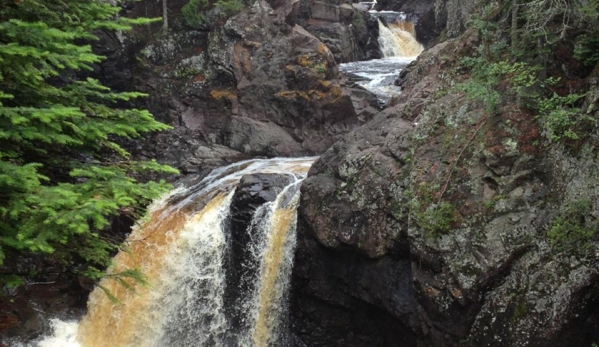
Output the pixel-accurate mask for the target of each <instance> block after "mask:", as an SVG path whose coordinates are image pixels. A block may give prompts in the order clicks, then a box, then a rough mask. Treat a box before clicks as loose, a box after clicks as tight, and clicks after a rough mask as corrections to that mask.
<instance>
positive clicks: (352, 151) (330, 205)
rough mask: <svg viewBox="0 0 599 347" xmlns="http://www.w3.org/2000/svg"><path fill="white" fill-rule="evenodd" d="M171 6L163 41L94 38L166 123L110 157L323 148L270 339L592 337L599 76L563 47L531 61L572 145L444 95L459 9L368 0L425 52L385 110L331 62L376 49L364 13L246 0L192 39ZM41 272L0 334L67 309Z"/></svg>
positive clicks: (102, 72)
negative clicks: (577, 123) (404, 26)
mask: <svg viewBox="0 0 599 347" xmlns="http://www.w3.org/2000/svg"><path fill="white" fill-rule="evenodd" d="M185 3H186V1H180V0H172V1H169V2H168V4H169V10H170V17H171V20H170V23H171V27H170V29H169V31H167V32H161V31H160V28H159V26H158V25H154V26H147V27H143V28H137V29H136V30H135V31H133V32H132V33H130V34H127V35H126V36H122V35H119V34H118V33H112V32H103V33H102V35H101V40H100V41H98V42H96V43H94V46H95V48H96V50H97V51H99V52H100V53H101V54H103V55H106V56H107V57H108V59H107V60H106V61H105V62H103V63H102V64H100V65H98V66H97V68H96V71H94V72H93V74H95V75H97V76H100V77H101V79H102V80H104V81H105V83H106V84H107V85H109V86H111V87H112V88H116V89H135V90H138V91H142V92H145V93H148V94H149V97H148V98H147V99H146V100H145V101H143V104H142V105H140V106H143V107H147V108H148V109H149V110H150V111H151V112H152V113H153V114H154V115H155V116H156V117H157V118H158V119H159V120H161V121H163V122H165V123H167V124H169V125H171V126H172V127H173V129H172V130H170V131H167V132H162V133H156V134H154V135H152V136H151V137H149V138H147V139H145V140H144V141H132V142H129V143H127V144H126V146H128V147H129V148H130V149H131V152H132V153H133V155H135V156H137V157H140V158H156V159H157V160H158V161H160V162H162V163H167V164H169V165H172V166H174V167H176V168H178V169H179V170H180V171H181V173H182V174H183V175H184V176H185V177H184V178H181V177H171V179H173V180H180V181H182V182H184V181H186V180H198V179H199V178H198V177H203V176H205V175H206V174H207V173H208V172H209V170H211V169H213V168H216V167H219V166H223V165H225V164H229V163H233V162H237V161H239V160H242V159H248V158H255V157H299V156H307V155H320V157H319V158H318V159H317V160H316V162H315V163H314V164H313V166H312V168H311V169H310V171H309V174H308V177H307V179H306V180H305V181H304V183H303V185H302V190H301V193H302V194H301V200H300V203H299V209H298V211H299V212H298V213H299V215H298V221H297V248H296V251H295V263H294V265H293V270H292V275H291V283H290V286H291V287H290V292H289V305H290V306H289V307H290V309H289V318H288V322H287V323H288V329H289V336H290V337H289V339H288V340H286V342H285V345H289V346H298V347H300V346H328V347H329V346H330V347H334V346H420V347H423V346H439V347H441V346H564V347H565V346H585V347H591V346H592V344H593V343H599V239H598V237H599V236H598V233H597V230H598V229H599V223H598V222H597V220H598V218H599V181H598V179H597V177H599V172H597V171H598V170H599V169H598V168H599V165H598V164H599V158H598V155H597V136H598V133H597V129H598V128H597V119H598V118H599V65H597V64H596V63H595V65H593V66H590V67H584V66H581V65H580V64H578V63H576V62H575V59H574V58H573V56H572V55H573V54H572V53H571V51H569V50H568V49H567V47H562V49H560V50H556V51H555V52H553V53H552V54H550V58H548V59H547V61H546V62H544V63H545V64H546V65H547V66H550V69H553V70H558V72H557V73H556V74H557V75H559V76H560V78H562V80H563V84H564V85H567V87H568V88H570V89H571V90H576V91H581V94H584V96H583V97H581V98H580V100H579V101H578V107H579V113H580V117H581V118H583V117H584V118H585V119H587V120H588V122H586V123H584V125H583V126H581V127H582V128H584V130H585V135H584V136H580V138H579V139H577V140H576V141H574V140H573V139H570V140H566V141H553V140H551V134H550V133H548V130H547V126H546V124H545V123H544V122H545V121H543V120H542V119H540V118H539V117H537V116H535V115H534V114H533V111H532V110H531V109H530V108H528V107H526V106H525V105H524V104H523V103H522V102H520V101H519V100H517V98H516V97H508V98H506V99H505V100H503V101H502V102H498V103H497V106H496V109H493V110H490V109H489V107H488V105H487V104H485V102H481V101H480V100H477V99H475V98H472V97H471V96H470V95H469V94H468V93H467V91H465V89H459V88H458V87H456V86H459V85H462V84H466V83H467V81H468V80H469V79H470V78H471V76H470V72H469V71H468V70H467V69H466V68H464V67H463V66H462V63H461V58H462V57H465V56H466V57H467V56H474V55H475V52H477V49H478V48H479V47H483V46H484V43H485V40H489V39H488V38H485V37H484V36H483V35H482V34H481V33H480V32H477V31H476V30H474V29H472V28H471V27H470V26H469V24H468V23H469V20H470V19H471V16H472V15H473V14H475V13H478V12H481V11H482V6H481V5H480V3H477V2H476V1H474V0H471V1H461V2H458V1H452V0H436V1H432V0H431V1H393V0H387V1H380V2H379V3H378V4H377V5H376V6H377V7H376V8H377V9H379V10H394V11H403V12H408V13H411V14H413V16H414V17H413V18H414V22H415V27H416V33H417V38H418V40H419V41H420V42H421V43H423V44H425V45H426V47H427V49H426V50H425V51H424V52H423V53H422V54H421V55H420V56H419V57H418V59H417V60H416V61H415V62H413V63H412V64H410V65H409V66H408V67H407V68H406V69H404V70H403V71H402V72H401V74H400V76H397V77H398V80H397V81H396V84H398V85H400V86H401V88H402V90H403V91H402V94H401V95H400V96H399V97H397V98H394V99H392V100H391V102H389V103H388V104H387V105H386V106H385V107H384V108H383V107H381V104H380V103H379V102H378V100H377V97H376V96H375V95H373V94H372V93H370V92H369V91H367V90H365V89H364V88H362V87H360V86H359V85H357V84H355V83H354V82H352V81H351V79H348V78H347V77H346V76H343V75H341V74H340V73H339V70H338V64H339V63H345V62H349V61H356V60H367V59H374V58H380V57H381V55H382V53H381V50H380V47H379V46H378V43H377V35H378V22H377V21H376V19H375V18H373V17H372V16H370V15H369V14H368V12H367V11H364V9H361V8H359V7H358V6H354V4H352V3H342V2H340V1H336V0H322V1H316V0H313V1H309V0H300V1H287V0H270V1H266V0H256V1H254V2H252V3H248V4H246V5H247V6H246V7H245V8H244V9H243V10H241V11H240V12H239V13H238V14H235V15H234V16H232V17H230V18H228V19H219V20H215V21H214V22H212V23H211V24H210V25H208V26H205V27H199V28H194V29H191V28H189V27H188V26H186V24H185V22H184V20H183V19H182V17H181V16H180V15H179V13H180V11H181V8H182V6H183V5H185ZM123 15H126V16H132V17H136V16H140V15H143V16H150V17H153V16H160V15H161V4H160V3H158V2H155V1H141V2H139V3H130V4H128V5H127V6H126V8H125V10H124V13H123ZM493 16H495V17H493ZM487 19H488V20H493V21H497V22H500V21H504V22H505V21H506V18H504V17H501V14H499V13H493V14H491V15H489V17H487ZM571 35H574V34H571ZM513 74H514V72H512V75H513ZM512 78H513V77H512ZM506 84H507V82H505V83H499V85H498V86H497V88H498V89H500V90H501V89H503V90H505V89H506V88H507V87H506V86H505V85H506ZM564 88H565V87H564ZM287 179H288V178H287V177H286V176H285V175H277V174H274V175H273V174H254V175H247V176H244V177H243V178H242V179H241V183H240V185H239V186H238V188H237V189H238V191H236V193H235V195H234V196H233V198H232V199H233V202H232V204H231V206H232V207H231V208H232V215H233V221H232V229H231V234H232V238H233V241H232V242H233V243H232V244H233V246H232V247H233V249H234V251H235V252H234V254H233V255H232V256H231V260H230V261H231V262H232V263H234V264H235V263H237V264H239V263H240V262H241V261H240V259H242V258H244V257H246V255H245V252H246V250H244V248H243V245H244V244H246V243H247V242H249V241H248V239H250V238H251V236H250V235H248V234H246V230H245V229H244V228H245V225H247V223H248V221H249V220H250V219H251V216H252V214H253V213H254V210H255V209H256V208H257V206H258V205H259V204H262V203H265V202H268V201H274V200H275V199H276V196H277V193H278V192H279V191H280V190H281V189H283V187H285V185H287V184H288V182H287ZM116 224H117V223H116V222H115V225H114V228H115V229H127V225H125V226H124V227H120V228H119V227H118V226H117V225H116ZM121 234H122V233H121ZM14 266H25V267H26V264H25V265H23V264H19V265H14ZM32 266H34V267H35V265H32ZM43 266H44V267H46V268H51V266H49V265H48V264H43ZM55 267H56V271H49V272H46V273H44V274H42V275H38V277H37V278H36V279H35V280H32V281H31V283H30V285H29V286H26V287H25V288H21V289H17V290H13V291H8V292H6V294H7V295H6V299H3V300H2V316H0V322H1V324H0V328H1V330H2V331H1V332H2V336H3V338H7V341H8V338H9V337H10V338H13V337H14V336H20V337H26V338H31V337H36V336H39V335H40V334H47V333H48V330H47V329H48V327H47V326H46V325H45V322H44V319H46V318H48V317H49V316H51V315H53V314H56V313H57V312H61V311H62V312H66V311H68V313H69V315H70V316H78V315H81V312H82V310H83V306H84V305H85V301H86V298H87V293H88V292H89V290H90V289H91V287H92V286H91V284H89V283H84V282H82V281H81V280H79V279H77V278H72V277H65V276H63V275H62V274H61V269H60V267H59V266H58V265H55ZM232 269H233V270H231V271H230V272H229V276H230V277H231V278H230V279H229V280H228V281H229V282H231V283H232V284H229V287H228V288H227V289H226V293H227V294H226V295H227V296H228V297H231V298H234V299H232V300H238V298H239V297H240V296H242V294H241V291H242V290H241V289H239V288H240V286H242V285H243V283H241V284H240V282H239V278H240V276H241V275H239V273H243V272H244V271H246V270H247V269H245V268H243V270H239V269H241V267H240V266H239V265H237V266H235V265H232ZM235 269H237V270H235ZM27 270H28V269H24V270H23V271H27ZM236 271H238V272H236ZM46 282H47V283H52V284H49V285H46V286H45V284H44V283H46ZM48 289H50V294H41V293H42V292H47V291H48ZM39 311H43V314H39ZM233 311H235V309H233ZM237 314H238V313H235V312H233V313H232V315H237ZM235 324H236V325H237V326H239V325H240V324H242V323H241V322H240V321H236V323H235ZM2 341H4V340H2ZM11 341H12V340H11Z"/></svg>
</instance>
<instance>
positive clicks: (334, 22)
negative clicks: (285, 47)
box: [298, 0, 383, 63]
mask: <svg viewBox="0 0 599 347" xmlns="http://www.w3.org/2000/svg"><path fill="white" fill-rule="evenodd" d="M298 23H299V24H300V25H302V26H303V27H304V28H305V29H306V30H308V31H309V32H310V33H312V34H313V35H315V36H316V37H318V38H319V39H320V40H321V41H322V42H324V43H325V44H326V45H327V47H328V48H329V49H330V50H331V52H332V53H333V55H334V56H335V60H336V61H337V63H347V62H351V61H359V60H369V59H378V58H382V57H383V54H382V53H381V50H380V48H379V46H378V43H377V39H378V22H377V21H376V19H375V18H373V17H371V16H370V15H369V14H368V12H367V11H366V10H365V8H363V7H360V6H354V5H353V4H352V3H351V2H344V1H339V0H319V1H309V0H300V2H299V11H298Z"/></svg>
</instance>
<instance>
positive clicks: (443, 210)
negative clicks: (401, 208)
mask: <svg viewBox="0 0 599 347" xmlns="http://www.w3.org/2000/svg"><path fill="white" fill-rule="evenodd" d="M439 192H440V187H439V186H438V185H429V184H427V183H424V182H423V183H421V184H420V185H419V186H418V190H417V192H416V193H415V194H414V193H413V192H410V191H409V192H406V195H407V196H408V197H410V202H409V206H410V214H411V216H412V217H413V218H414V220H415V222H416V223H417V224H418V225H419V226H420V227H421V228H422V229H423V230H424V231H426V232H427V233H428V234H429V235H431V236H438V235H442V234H447V233H448V232H449V231H451V230H452V229H453V228H454V227H455V226H456V223H458V221H459V212H458V211H457V210H456V209H455V207H454V206H453V204H452V203H450V202H447V201H442V202H437V203H435V202H433V197H434V196H435V195H438V194H439Z"/></svg>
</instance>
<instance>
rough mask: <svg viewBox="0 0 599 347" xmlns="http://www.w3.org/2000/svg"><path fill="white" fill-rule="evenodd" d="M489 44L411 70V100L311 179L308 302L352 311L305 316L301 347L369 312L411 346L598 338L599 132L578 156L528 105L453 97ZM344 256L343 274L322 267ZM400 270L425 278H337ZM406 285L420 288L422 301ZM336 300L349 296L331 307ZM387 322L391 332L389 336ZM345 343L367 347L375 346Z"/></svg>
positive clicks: (300, 298)
mask: <svg viewBox="0 0 599 347" xmlns="http://www.w3.org/2000/svg"><path fill="white" fill-rule="evenodd" d="M477 42H478V41H477V38H476V36H475V35H471V34H467V35H464V36H462V37H461V38H460V39H459V40H457V39H456V40H451V41H447V42H445V43H443V44H441V45H438V46H436V47H435V48H433V49H431V50H428V51H426V52H425V53H423V54H422V55H421V56H420V57H419V59H418V61H417V62H416V63H415V64H413V65H412V66H410V67H409V68H408V69H406V72H405V73H402V78H401V84H402V85H403V87H404V92H403V94H402V95H401V96H400V97H399V99H398V100H396V104H395V105H394V106H391V107H389V108H387V109H386V110H385V111H383V113H382V114H381V115H378V116H376V117H375V118H374V119H373V120H372V121H371V122H370V123H368V124H366V125H364V126H363V127H361V128H360V129H358V130H356V131H354V132H352V133H350V134H348V135H347V136H345V137H344V138H343V139H342V140H340V141H339V142H338V143H336V144H335V145H334V146H333V147H331V149H329V150H328V151H327V152H326V153H325V154H323V155H322V156H321V158H320V159H319V160H318V161H317V162H316V163H315V164H314V166H313V167H312V170H311V172H310V175H309V177H308V179H307V180H306V181H305V183H304V186H303V195H302V205H301V207H300V218H301V219H302V220H304V221H305V224H304V228H303V229H301V230H302V231H303V234H302V236H301V237H303V238H305V241H303V242H302V243H300V244H299V245H300V248H299V249H298V251H297V254H298V264H297V267H296V271H295V274H296V275H295V277H294V278H295V280H296V281H297V282H296V283H297V284H296V285H295V286H294V292H293V296H292V297H293V303H294V304H295V305H298V306H302V305H304V306H305V307H308V308H309V309H310V312H321V311H322V312H325V313H326V314H328V312H344V314H339V315H337V316H335V317H336V318H335V324H334V325H331V324H328V322H321V321H319V318H318V317H317V315H316V314H311V315H310V314H306V313H303V312H302V311H300V310H294V312H297V314H296V316H294V317H293V318H294V321H295V322H296V323H295V324H296V326H297V331H296V334H297V335H298V336H299V338H300V339H301V341H303V342H306V343H307V344H308V345H310V343H309V342H308V341H311V339H313V338H315V337H320V336H323V335H326V334H327V333H328V334H333V335H337V334H339V335H340V334H342V333H343V331H344V330H343V329H345V327H346V326H350V327H355V329H356V331H360V330H359V329H358V327H357V325H358V324H360V323H357V322H359V320H357V318H356V316H358V315H359V314H358V313H354V314H350V313H348V312H357V310H362V311H361V312H369V313H368V314H371V313H370V312H379V316H377V317H378V318H377V319H380V320H386V319H388V317H389V316H391V317H393V319H392V321H393V323H392V324H394V326H395V327H396V328H397V329H400V330H401V331H409V332H410V334H414V335H415V338H414V339H413V340H410V341H411V342H406V344H404V346H417V345H418V346H458V345H459V346H564V347H565V346H586V345H591V344H592V343H593V342H595V341H596V340H597V329H596V324H597V317H598V315H599V239H598V235H597V230H598V229H599V227H598V223H597V216H598V215H599V204H598V201H599V185H598V184H597V179H596V177H598V175H599V171H598V169H597V168H598V167H599V153H598V152H597V141H598V140H597V135H596V134H597V129H596V128H593V129H587V132H586V133H587V134H590V135H589V137H587V138H586V139H585V140H584V141H581V142H579V143H578V145H577V147H576V148H574V149H572V148H568V147H566V146H563V144H560V143H554V142H549V141H548V140H546V138H545V137H543V136H542V135H541V134H542V132H543V129H542V126H541V125H540V124H539V122H538V121H537V120H536V119H535V117H534V116H533V115H532V114H530V113H529V112H528V111H526V110H524V109H519V108H518V107H517V106H516V105H513V104H510V103H505V104H503V105H502V106H501V107H500V109H499V110H498V112H497V114H494V115H493V116H490V115H489V114H488V113H487V109H486V108H485V106H486V105H482V104H481V103H477V102H472V101H471V100H469V99H468V98H467V97H466V96H464V95H461V94H459V93H454V92H452V89H451V85H454V84H455V83H459V82H460V81H459V80H457V81H456V78H457V79H459V78H460V77H459V76H458V77H456V76H454V77H450V76H448V75H447V74H446V72H445V71H446V69H448V68H450V67H452V66H456V63H457V59H458V57H459V56H461V55H462V54H464V52H468V51H470V50H472V49H473V47H476V46H477ZM588 80H589V85H590V90H589V92H588V93H587V94H586V101H585V103H584V105H583V107H582V108H581V109H582V110H583V111H581V112H585V116H586V117H591V118H593V119H599V113H598V107H597V97H596V96H597V90H598V89H599V88H598V87H597V84H593V83H595V82H596V76H593V75H592V76H591V77H589V78H588ZM334 257H340V258H343V259H344V261H343V264H342V265H341V264H337V265H336V266H335V268H334V269H330V268H327V266H326V265H323V264H328V263H331V262H332V260H331V259H332V258H334ZM389 259H392V260H391V261H392V262H395V263H396V264H399V263H400V262H401V261H402V260H405V261H410V262H411V267H410V269H409V270H406V271H398V272H396V273H395V276H399V277H400V278H401V279H398V278H397V277H394V279H395V281H397V282H396V283H393V284H391V285H390V286H389V287H387V289H385V293H384V294H383V293H379V290H380V288H381V287H385V286H384V285H381V282H383V283H390V282H389V280H388V279H387V278H388V274H387V272H386V271H384V270H381V271H379V270H378V269H377V271H375V270H372V271H371V272H372V273H375V275H372V276H374V278H368V280H365V281H364V280H362V281H360V280H353V281H352V280H350V281H347V280H346V279H345V278H340V276H337V275H336V273H337V272H339V271H345V270H343V269H353V270H354V271H358V270H356V269H361V268H363V267H367V266H372V264H378V263H379V262H388V261H390V260H389ZM354 276H356V275H355V274H354V273H349V274H348V275H347V277H348V278H355V277H354ZM323 278H324V279H323ZM356 282H357V283H356ZM402 283H411V284H412V289H413V294H412V295H411V296H409V295H408V296H405V293H406V290H405V287H404V285H402ZM325 285H326V286H327V288H328V289H327V291H325V290H319V289H318V288H319V287H324V286H325ZM355 286H358V287H359V290H355V289H353V287H355ZM315 288H316V289H315ZM387 291H388V292H387ZM325 292H326V293H327V295H328V296H324V294H323V293H325ZM373 293H377V294H373ZM395 294H396V295H399V296H403V297H404V298H405V300H407V301H406V302H411V303H412V304H413V305H414V307H415V309H414V310H415V312H417V314H416V315H415V317H416V318H411V319H407V318H408V317H412V316H410V315H409V314H406V313H407V312H405V311H398V310H397V305H396V303H395V302H394V300H393V299H392V298H393V295H395ZM337 297H340V298H344V299H342V300H337V301H336V300H332V299H330V298H337ZM348 302H349V303H350V304H348ZM359 307H362V308H359ZM365 315H366V314H365ZM373 319H374V318H373ZM413 322H417V324H414V323H413ZM377 326H378V327H379V330H378V331H379V332H381V336H384V334H383V333H382V330H384V325H383V324H378V325H377ZM307 327H310V329H307ZM319 327H320V328H319ZM408 336H409V335H408ZM381 338H382V337H381ZM376 343H378V344H379V345H385V344H384V342H376ZM344 344H345V345H346V346H363V345H365V344H363V343H362V340H361V337H360V336H352V337H347V338H346V339H345V340H344ZM374 345H376V344H374ZM387 345H390V346H391V345H393V344H387Z"/></svg>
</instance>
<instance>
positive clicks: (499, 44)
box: [457, 0, 599, 141]
mask: <svg viewBox="0 0 599 347" xmlns="http://www.w3.org/2000/svg"><path fill="white" fill-rule="evenodd" d="M548 2H549V1H542V0H534V1H529V2H526V3H519V2H518V1H513V2H510V3H507V2H505V3H503V4H499V5H496V6H494V5H488V6H487V7H485V9H484V10H483V11H482V15H481V16H479V17H475V18H474V19H473V20H472V22H471V27H472V28H473V29H474V30H475V31H476V32H477V33H478V35H479V37H480V40H481V44H480V45H479V46H478V47H477V48H476V49H475V52H474V54H473V55H472V56H470V57H465V58H462V59H461V60H460V66H459V71H467V72H468V73H469V75H470V78H469V79H468V80H467V81H466V82H464V83H462V84H459V85H458V86H457V88H458V90H460V91H462V92H464V93H465V94H466V95H467V96H468V97H469V98H470V99H471V100H473V101H476V102H480V103H481V104H482V105H484V106H485V107H486V109H487V112H488V113H489V114H491V115H495V114H497V113H498V112H499V111H500V108H501V106H502V105H506V104H508V103H511V102H513V101H516V103H517V104H518V106H519V107H521V108H526V109H529V110H531V111H532V112H533V113H535V114H536V115H537V117H538V119H539V121H540V123H541V124H542V125H543V126H544V128H545V130H546V134H547V137H548V139H549V140H552V141H561V140H578V139H580V138H581V135H583V134H584V131H585V130H584V129H586V128H589V127H587V125H588V124H589V122H591V121H592V119H591V118H589V117H586V116H582V115H581V112H580V106H581V103H582V99H583V98H584V97H585V94H584V93H580V92H579V91H577V90H575V89H573V88H571V87H570V88H568V89H566V88H564V84H565V83H564V82H565V81H562V78H563V77H564V76H565V75H567V74H563V73H559V72H558V71H557V70H559V69H561V67H559V68H557V67H556V66H557V65H558V64H560V65H561V64H563V62H555V61H553V60H554V59H555V57H554V56H553V54H554V52H555V51H556V50H557V49H558V48H559V47H562V46H566V45H567V44H568V42H566V41H568V39H569V38H568V36H567V35H568V34H569V33H568V31H567V29H568V25H567V23H568V22H569V21H572V20H575V19H576V20H578V21H580V22H581V23H582V24H581V30H582V33H579V35H578V36H577V41H576V46H575V47H572V52H573V53H572V56H573V58H576V59H579V60H580V61H581V62H582V63H584V64H587V65H589V66H592V65H594V64H596V63H597V61H599V53H597V52H599V50H598V49H597V48H598V47H599V38H598V37H599V36H598V35H597V34H598V33H599V32H598V31H597V30H598V29H597V27H598V25H599V21H598V14H597V13H598V12H597V9H598V7H599V0H593V1H590V2H589V3H588V4H587V5H585V6H579V7H577V6H574V5H573V6H570V7H567V8H559V7H555V6H550V4H548ZM514 4H516V5H517V8H516V9H514V8H510V6H509V5H512V6H514ZM509 15H511V16H513V20H512V22H511V26H512V28H511V32H510V33H511V34H510V35H509V36H508V35H507V32H508V31H507V30H506V29H508V28H506V27H502V26H501V24H498V23H500V21H498V20H497V18H499V17H500V16H509ZM533 28H536V29H537V30H532V29H533ZM510 41H511V42H510ZM520 47H526V48H527V49H526V50H525V49H521V48H520ZM531 47H534V49H531ZM581 77H583V76H581Z"/></svg>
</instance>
